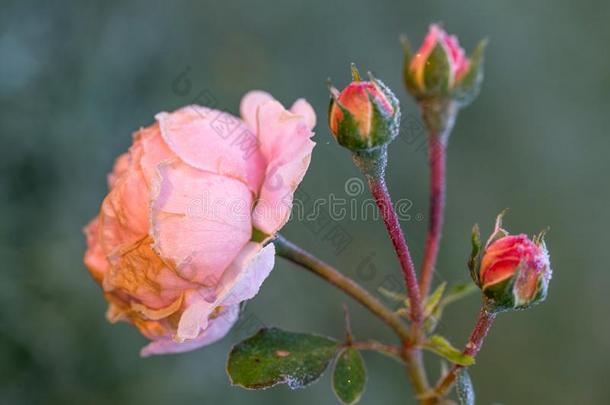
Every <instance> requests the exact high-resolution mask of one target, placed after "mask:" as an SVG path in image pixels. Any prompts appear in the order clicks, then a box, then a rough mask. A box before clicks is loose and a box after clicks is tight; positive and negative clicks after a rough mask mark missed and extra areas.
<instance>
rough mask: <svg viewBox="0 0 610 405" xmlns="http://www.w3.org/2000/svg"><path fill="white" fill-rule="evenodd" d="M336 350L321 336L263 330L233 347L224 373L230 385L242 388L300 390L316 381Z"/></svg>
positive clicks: (328, 339)
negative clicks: (278, 386)
mask: <svg viewBox="0 0 610 405" xmlns="http://www.w3.org/2000/svg"><path fill="white" fill-rule="evenodd" d="M338 348H339V343H338V342H337V341H335V340H333V339H330V338H327V337H324V336H318V335H313V334H306V333H292V332H285V331H283V330H280V329H277V328H269V329H267V328H263V329H261V330H259V331H258V332H257V333H256V334H255V335H254V336H252V337H249V338H248V339H246V340H244V341H242V342H241V343H238V344H237V345H235V346H234V347H233V349H232V350H231V353H230V354H229V360H228V362H227V372H228V374H229V378H230V379H231V383H232V384H233V385H238V386H241V387H244V388H249V389H263V388H269V387H272V386H274V385H276V384H287V385H288V386H289V387H290V388H292V389H296V388H303V387H305V386H307V385H309V384H311V383H313V382H315V381H317V380H318V378H320V376H321V375H322V373H324V370H326V367H327V366H328V363H329V362H330V360H331V359H332V358H333V356H334V355H335V353H336V352H337V350H338Z"/></svg>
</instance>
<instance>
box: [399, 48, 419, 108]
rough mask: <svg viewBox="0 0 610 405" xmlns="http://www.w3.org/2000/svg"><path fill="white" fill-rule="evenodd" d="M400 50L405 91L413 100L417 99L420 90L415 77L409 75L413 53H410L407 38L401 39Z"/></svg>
mask: <svg viewBox="0 0 610 405" xmlns="http://www.w3.org/2000/svg"><path fill="white" fill-rule="evenodd" d="M401 42H402V49H403V53H404V56H405V57H404V63H403V67H402V74H403V79H404V81H405V86H406V87H407V90H408V91H409V93H411V95H412V96H413V97H415V99H419V98H420V96H421V89H420V88H419V85H418V84H417V82H416V81H415V77H414V76H413V74H412V73H411V60H412V59H413V52H412V51H411V44H410V42H409V40H408V39H407V37H402V38H401Z"/></svg>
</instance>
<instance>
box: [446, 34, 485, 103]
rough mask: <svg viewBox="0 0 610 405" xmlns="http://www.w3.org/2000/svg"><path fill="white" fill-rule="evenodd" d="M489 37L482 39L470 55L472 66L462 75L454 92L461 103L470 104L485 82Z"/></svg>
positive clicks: (454, 96)
mask: <svg viewBox="0 0 610 405" xmlns="http://www.w3.org/2000/svg"><path fill="white" fill-rule="evenodd" d="M487 43H488V41H487V39H483V40H481V41H480V42H479V43H478V44H477V46H476V48H475V49H474V51H472V55H470V66H469V68H468V72H467V73H466V74H465V75H464V77H462V79H461V80H460V82H459V83H458V85H457V87H456V88H455V90H454V92H453V98H454V99H455V100H456V101H457V102H458V103H459V104H460V106H466V105H468V104H470V103H471V102H472V101H473V100H474V99H475V98H477V96H478V95H479V93H480V91H481V84H482V83H483V60H484V54H485V48H486V47H487Z"/></svg>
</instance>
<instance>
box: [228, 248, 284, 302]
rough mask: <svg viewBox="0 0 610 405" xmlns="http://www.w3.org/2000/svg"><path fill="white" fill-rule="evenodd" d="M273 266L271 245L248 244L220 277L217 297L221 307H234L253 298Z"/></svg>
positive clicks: (273, 258) (273, 253) (273, 249)
mask: <svg viewBox="0 0 610 405" xmlns="http://www.w3.org/2000/svg"><path fill="white" fill-rule="evenodd" d="M274 264H275V246H274V245H273V243H270V244H268V245H267V246H265V247H263V246H262V244H260V243H255V242H249V243H248V244H247V245H246V246H245V247H244V248H243V249H242V251H241V252H240V254H239V256H238V257H237V258H236V259H235V260H234V261H233V263H232V264H231V266H229V268H228V269H227V271H225V273H224V274H223V275H222V279H221V280H220V283H219V285H218V289H217V291H218V292H217V296H218V302H219V303H220V304H221V305H234V304H239V303H240V302H242V301H246V300H249V299H251V298H253V297H254V296H255V295H256V294H258V291H259V290H260V287H261V285H262V284H263V282H264V281H265V279H266V278H267V277H268V276H269V274H270V273H271V270H272V269H273V266H274Z"/></svg>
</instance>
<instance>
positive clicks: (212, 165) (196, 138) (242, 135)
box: [156, 105, 265, 192]
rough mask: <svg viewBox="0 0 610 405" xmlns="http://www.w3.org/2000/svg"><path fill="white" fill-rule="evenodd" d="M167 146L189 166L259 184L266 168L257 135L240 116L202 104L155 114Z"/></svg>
mask: <svg viewBox="0 0 610 405" xmlns="http://www.w3.org/2000/svg"><path fill="white" fill-rule="evenodd" d="M156 118H157V121H158V122H159V128H160V130H161V136H162V137H163V139H164V140H165V142H166V144H167V146H168V147H169V148H170V149H171V150H172V151H173V152H174V153H175V154H176V155H177V156H178V157H179V158H180V159H181V160H182V161H184V162H185V163H187V164H189V165H190V166H192V167H194V168H197V169H200V170H203V171H207V172H210V173H215V174H219V175H223V176H227V177H232V178H235V179H238V180H240V181H242V182H244V184H247V185H248V187H249V188H250V190H251V191H252V192H256V190H258V188H259V187H260V182H261V179H262V173H263V170H264V167H265V162H264V159H263V157H262V156H261V155H260V153H259V150H258V142H257V139H256V135H255V134H254V133H253V132H252V131H251V130H250V129H249V128H248V127H247V126H246V125H245V124H244V123H243V122H242V120H241V119H239V118H237V117H234V116H232V115H231V114H229V113H226V112H222V111H217V110H211V109H208V108H204V107H200V106H195V105H192V106H187V107H184V108H182V109H180V110H177V111H175V112H173V113H165V112H162V113H159V114H157V115H156Z"/></svg>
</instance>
